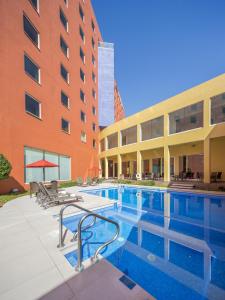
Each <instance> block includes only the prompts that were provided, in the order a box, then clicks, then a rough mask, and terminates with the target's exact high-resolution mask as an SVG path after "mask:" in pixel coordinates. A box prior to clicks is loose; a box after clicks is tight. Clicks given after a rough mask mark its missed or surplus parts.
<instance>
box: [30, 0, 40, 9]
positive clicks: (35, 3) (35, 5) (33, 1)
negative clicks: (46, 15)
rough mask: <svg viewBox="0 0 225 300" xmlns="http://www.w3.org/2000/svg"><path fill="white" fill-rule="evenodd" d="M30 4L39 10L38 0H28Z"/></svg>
mask: <svg viewBox="0 0 225 300" xmlns="http://www.w3.org/2000/svg"><path fill="white" fill-rule="evenodd" d="M30 3H31V5H32V6H33V8H34V9H35V10H36V11H37V12H39V0H30Z"/></svg>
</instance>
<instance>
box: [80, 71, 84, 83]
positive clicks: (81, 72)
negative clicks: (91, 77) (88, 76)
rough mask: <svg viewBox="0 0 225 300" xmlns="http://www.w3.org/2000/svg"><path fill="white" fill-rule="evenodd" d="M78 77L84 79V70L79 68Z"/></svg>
mask: <svg viewBox="0 0 225 300" xmlns="http://www.w3.org/2000/svg"><path fill="white" fill-rule="evenodd" d="M80 78H81V80H82V81H85V75H84V72H83V71H82V70H81V69H80Z"/></svg>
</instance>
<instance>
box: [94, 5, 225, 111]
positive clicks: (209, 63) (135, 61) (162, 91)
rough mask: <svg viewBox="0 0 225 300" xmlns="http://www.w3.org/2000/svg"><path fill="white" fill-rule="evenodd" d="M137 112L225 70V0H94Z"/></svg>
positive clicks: (124, 93) (122, 85)
mask: <svg viewBox="0 0 225 300" xmlns="http://www.w3.org/2000/svg"><path fill="white" fill-rule="evenodd" d="M92 5H93V8H94V10H95V14H96V17H97V20H98V24H99V27H100V30H101V33H102V37H103V40H104V41H105V42H113V43H114V44H115V78H116V80H117V82H118V86H119V91H120V94H121V97H122V101H123V104H124V107H125V112H126V115H131V114H133V113H135V112H138V111H140V110H142V109H145V108H147V107H149V106H151V105H153V104H155V103H157V102H159V101H162V100H164V99H166V98H168V97H171V96H173V95H176V94H177V93H180V92H182V91H184V90H186V89H188V88H191V87H193V86H195V85H197V84H200V83H202V82H204V81H207V80H209V79H211V78H213V77H215V76H218V75H220V74H222V73H225V0H92Z"/></svg>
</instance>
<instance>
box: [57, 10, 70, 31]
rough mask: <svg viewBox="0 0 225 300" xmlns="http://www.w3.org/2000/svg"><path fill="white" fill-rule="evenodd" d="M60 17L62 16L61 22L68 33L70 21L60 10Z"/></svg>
mask: <svg viewBox="0 0 225 300" xmlns="http://www.w3.org/2000/svg"><path fill="white" fill-rule="evenodd" d="M59 16H60V21H61V23H62V25H63V27H64V28H65V30H66V31H67V32H68V21H67V18H66V17H65V15H64V13H63V11H62V10H61V9H60V10H59Z"/></svg>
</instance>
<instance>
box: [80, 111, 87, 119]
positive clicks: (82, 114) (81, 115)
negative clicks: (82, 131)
mask: <svg viewBox="0 0 225 300" xmlns="http://www.w3.org/2000/svg"><path fill="white" fill-rule="evenodd" d="M80 119H81V121H82V122H86V114H85V113H84V112H83V111H82V110H81V112H80Z"/></svg>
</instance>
